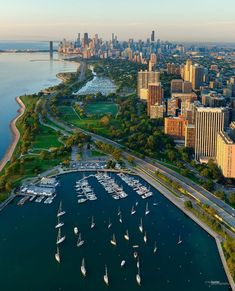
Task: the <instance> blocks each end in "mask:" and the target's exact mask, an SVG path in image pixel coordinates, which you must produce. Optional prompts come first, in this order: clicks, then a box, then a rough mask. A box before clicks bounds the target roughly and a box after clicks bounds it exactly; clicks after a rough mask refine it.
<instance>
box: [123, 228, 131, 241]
mask: <svg viewBox="0 0 235 291" xmlns="http://www.w3.org/2000/svg"><path fill="white" fill-rule="evenodd" d="M124 238H125V240H129V239H130V237H129V232H128V230H127V231H126V233H125V234H124Z"/></svg>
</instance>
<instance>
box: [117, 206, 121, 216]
mask: <svg viewBox="0 0 235 291" xmlns="http://www.w3.org/2000/svg"><path fill="white" fill-rule="evenodd" d="M119 215H121V209H120V207H118V216H119Z"/></svg>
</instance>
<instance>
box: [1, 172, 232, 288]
mask: <svg viewBox="0 0 235 291" xmlns="http://www.w3.org/2000/svg"><path fill="white" fill-rule="evenodd" d="M103 175H104V174H102V175H101V174H100V173H86V174H85V175H84V174H82V173H73V174H68V175H63V176H61V177H59V178H58V181H59V182H60V183H59V185H58V186H57V188H56V197H55V198H54V202H53V203H52V204H51V205H50V206H48V207H45V206H44V203H29V202H28V201H27V203H25V204H24V205H23V207H18V206H17V202H18V201H17V199H16V200H15V202H14V203H13V204H10V205H9V206H8V207H7V208H6V209H5V210H4V211H3V212H2V213H1V215H2V219H1V221H2V220H6V219H7V220H8V221H9V223H8V225H4V224H3V223H2V222H1V221H0V227H1V229H2V231H1V234H0V256H1V258H2V260H1V262H0V271H1V272H3V273H4V275H5V273H6V278H5V280H4V282H3V284H4V287H5V290H14V288H13V285H11V284H12V280H11V279H10V276H9V275H8V274H7V273H8V270H10V269H11V276H12V275H14V277H15V278H16V279H18V280H19V286H18V290H20V291H21V290H22V291H23V290H28V289H29V288H28V287H29V286H31V287H32V288H33V290H35V291H37V290H38V291H39V290H65V289H66V288H68V286H69V289H70V290H77V289H78V288H79V290H84V291H94V290H104V288H109V289H110V290H114V291H117V290H120V286H122V288H125V289H126V290H131V291H134V290H139V289H140V288H141V289H142V290H146V291H147V290H153V288H156V290H167V291H168V290H189V289H190V290H209V289H210V288H211V285H210V284H208V283H205V282H212V281H217V282H221V283H223V285H215V287H214V285H213V288H215V290H216V288H218V290H230V289H229V286H228V283H227V278H226V275H225V273H224V270H223V266H222V264H221V261H220V257H219V254H218V252H217V248H216V244H215V241H214V239H213V238H212V237H210V236H209V235H208V234H207V233H206V232H205V231H204V230H202V229H201V228H200V227H198V226H197V225H196V224H195V223H194V222H193V221H191V220H190V219H189V218H187V217H186V216H185V215H184V214H183V213H182V212H181V211H179V210H178V209H177V208H176V207H174V206H173V205H172V204H171V203H170V202H169V201H168V200H166V199H165V198H164V197H163V196H162V195H161V194H160V193H158V191H156V190H155V189H153V188H152V187H150V186H149V185H148V184H147V183H146V182H145V181H144V180H142V179H140V178H136V177H134V176H129V175H128V177H130V178H131V179H130V180H134V179H137V180H139V183H140V184H141V187H145V188H146V189H147V190H148V191H149V192H152V196H153V197H149V198H148V200H147V201H145V200H143V199H142V197H141V195H139V194H138V193H137V191H139V190H138V189H135V190H134V187H132V186H131V185H130V186H129V185H128V184H127V183H126V182H125V181H124V180H123V179H122V178H125V177H126V176H127V175H125V176H123V177H120V175H117V174H115V173H109V174H107V175H105V177H103ZM101 176H102V177H101ZM102 180H103V182H104V181H106V180H108V181H110V182H109V185H110V186H111V188H113V187H114V186H115V187H116V185H117V186H118V187H119V188H120V189H119V190H120V191H123V192H125V193H126V194H127V197H125V198H119V199H115V198H113V195H116V193H115V192H114V193H108V191H106V189H105V187H104V185H102V184H101V183H103V182H102ZM77 186H78V187H77ZM79 187H80V188H81V189H78V188H79ZM106 188H107V187H106ZM82 189H86V192H88V193H91V192H94V193H95V195H96V197H97V199H96V200H94V201H90V200H89V201H87V202H86V203H81V204H78V199H79V198H78V197H77V195H78V191H80V192H83V191H82ZM115 189H116V188H115ZM107 190H109V189H107ZM116 190H118V189H116ZM120 191H117V192H120ZM82 195H83V194H82ZM44 199H45V198H44ZM146 209H147V210H148V211H149V213H148V215H145V213H146ZM120 219H121V220H122V223H120ZM93 224H95V226H94V227H91V226H92V225H93ZM75 227H76V231H75ZM39 230H40V234H39ZM42 234H43V239H40V237H41V236H42ZM20 235H21V236H23V237H24V239H22V240H21V239H20ZM39 235H40V237H39ZM16 240H17V242H18V243H17V247H14V248H13V247H12V243H13V242H14V241H16ZM11 241H12V243H9V242H11ZM112 242H113V243H112ZM179 242H180V243H179ZM26 251H27V259H24V256H25V252H26ZM6 254H10V255H8V256H7V255H6ZM31 256H32V257H33V258H31ZM15 258H17V261H16V259H15ZM94 258H95V259H94ZM35 260H36V261H37V265H35ZM17 262H20V263H17ZM22 264H23V265H22ZM12 265H14V266H15V267H14V268H13V269H12ZM19 266H20V269H21V270H22V272H19V271H18V267H19ZM39 270H40V280H38V279H37V278H36V277H37V272H39ZM20 278H21V279H20ZM52 278H53V280H52ZM68 282H69V283H68ZM68 284H69V285H68ZM105 285H106V286H105ZM173 286H177V289H173ZM3 290H4V289H3Z"/></svg>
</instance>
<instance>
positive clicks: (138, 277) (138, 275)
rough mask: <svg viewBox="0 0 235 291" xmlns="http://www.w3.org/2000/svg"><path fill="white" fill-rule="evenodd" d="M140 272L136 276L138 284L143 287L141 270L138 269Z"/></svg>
mask: <svg viewBox="0 0 235 291" xmlns="http://www.w3.org/2000/svg"><path fill="white" fill-rule="evenodd" d="M137 270H138V272H137V274H136V282H137V284H138V285H139V286H140V285H141V277H140V268H139V267H138V268H137Z"/></svg>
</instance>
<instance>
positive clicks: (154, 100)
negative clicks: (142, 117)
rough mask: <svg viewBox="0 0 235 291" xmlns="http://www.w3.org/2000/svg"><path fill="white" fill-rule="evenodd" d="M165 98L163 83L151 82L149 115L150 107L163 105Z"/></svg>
mask: <svg viewBox="0 0 235 291" xmlns="http://www.w3.org/2000/svg"><path fill="white" fill-rule="evenodd" d="M163 98H164V90H163V88H162V86H161V83H151V84H149V85H148V100H147V107H148V115H150V108H151V106H152V105H158V106H159V105H162V101H163Z"/></svg>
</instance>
